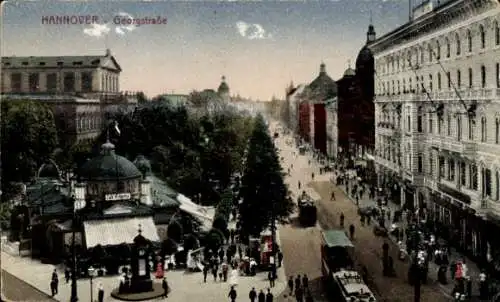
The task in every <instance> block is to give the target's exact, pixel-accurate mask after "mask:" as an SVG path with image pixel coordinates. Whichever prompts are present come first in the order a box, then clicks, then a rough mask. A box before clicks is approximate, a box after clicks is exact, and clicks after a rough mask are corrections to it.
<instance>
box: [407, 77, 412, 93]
mask: <svg viewBox="0 0 500 302" xmlns="http://www.w3.org/2000/svg"><path fill="white" fill-rule="evenodd" d="M408 86H410V92H412V90H413V83H412V82H411V78H409V79H408Z"/></svg>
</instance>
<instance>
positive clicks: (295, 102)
mask: <svg viewBox="0 0 500 302" xmlns="http://www.w3.org/2000/svg"><path fill="white" fill-rule="evenodd" d="M306 87H307V85H306V84H300V85H298V86H297V87H295V88H293V89H291V90H289V92H288V93H287V105H288V106H289V107H288V119H289V122H288V123H289V128H290V129H291V130H292V131H293V133H298V132H299V116H300V113H299V107H300V100H301V98H302V97H303V93H304V90H305V88H306Z"/></svg>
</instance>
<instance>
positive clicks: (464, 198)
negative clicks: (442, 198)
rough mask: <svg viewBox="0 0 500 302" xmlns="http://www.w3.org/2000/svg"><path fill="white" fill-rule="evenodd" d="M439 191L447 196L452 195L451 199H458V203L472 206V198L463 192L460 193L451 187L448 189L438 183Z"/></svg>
mask: <svg viewBox="0 0 500 302" xmlns="http://www.w3.org/2000/svg"><path fill="white" fill-rule="evenodd" d="M438 189H439V190H440V191H441V192H443V193H445V194H448V195H450V196H451V197H453V198H455V199H457V200H458V201H461V202H463V203H466V204H471V199H470V196H469V195H467V194H464V193H462V192H459V191H457V190H455V189H452V188H450V187H447V186H445V185H443V184H440V183H438Z"/></svg>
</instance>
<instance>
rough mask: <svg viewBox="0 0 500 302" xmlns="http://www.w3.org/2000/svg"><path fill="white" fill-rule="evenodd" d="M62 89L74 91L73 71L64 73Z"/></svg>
mask: <svg viewBox="0 0 500 302" xmlns="http://www.w3.org/2000/svg"><path fill="white" fill-rule="evenodd" d="M64 91H65V92H71V91H75V74H74V73H73V72H65V73H64Z"/></svg>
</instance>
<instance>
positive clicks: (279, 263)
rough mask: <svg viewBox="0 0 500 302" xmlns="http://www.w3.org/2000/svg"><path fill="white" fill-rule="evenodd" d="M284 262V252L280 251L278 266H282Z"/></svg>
mask: <svg viewBox="0 0 500 302" xmlns="http://www.w3.org/2000/svg"><path fill="white" fill-rule="evenodd" d="M282 263H283V253H282V252H281V251H279V252H278V266H279V267H281V264H282Z"/></svg>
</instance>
